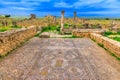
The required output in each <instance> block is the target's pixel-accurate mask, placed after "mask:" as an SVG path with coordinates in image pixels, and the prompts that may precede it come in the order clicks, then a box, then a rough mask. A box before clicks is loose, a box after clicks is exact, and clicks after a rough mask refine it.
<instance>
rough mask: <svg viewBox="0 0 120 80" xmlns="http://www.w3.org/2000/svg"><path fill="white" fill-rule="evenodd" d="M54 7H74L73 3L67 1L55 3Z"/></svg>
mask: <svg viewBox="0 0 120 80" xmlns="http://www.w3.org/2000/svg"><path fill="white" fill-rule="evenodd" d="M54 7H65V8H70V7H73V5H68V4H67V3H65V2H60V3H55V5H54Z"/></svg>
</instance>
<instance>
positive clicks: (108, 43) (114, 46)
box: [90, 33, 120, 57]
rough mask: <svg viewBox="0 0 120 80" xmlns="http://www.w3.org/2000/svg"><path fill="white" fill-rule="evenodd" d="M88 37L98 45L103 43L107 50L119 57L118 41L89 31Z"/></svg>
mask: <svg viewBox="0 0 120 80" xmlns="http://www.w3.org/2000/svg"><path fill="white" fill-rule="evenodd" d="M90 38H91V39H92V40H94V41H96V42H97V43H99V44H100V45H103V46H104V48H106V49H107V50H108V51H110V52H112V53H114V54H115V55H116V56H118V57H120V42H117V41H115V40H112V39H109V38H107V37H104V36H102V35H100V34H96V33H91V34H90Z"/></svg>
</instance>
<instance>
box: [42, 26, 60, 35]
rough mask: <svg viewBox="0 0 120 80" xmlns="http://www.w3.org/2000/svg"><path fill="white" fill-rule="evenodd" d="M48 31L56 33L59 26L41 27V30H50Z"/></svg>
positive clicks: (58, 30)
mask: <svg viewBox="0 0 120 80" xmlns="http://www.w3.org/2000/svg"><path fill="white" fill-rule="evenodd" d="M50 31H57V32H58V33H60V26H47V27H43V28H42V31H41V32H50Z"/></svg>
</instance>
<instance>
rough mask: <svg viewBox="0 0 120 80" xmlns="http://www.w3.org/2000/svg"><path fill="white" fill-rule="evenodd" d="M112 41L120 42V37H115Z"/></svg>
mask: <svg viewBox="0 0 120 80" xmlns="http://www.w3.org/2000/svg"><path fill="white" fill-rule="evenodd" d="M112 39H113V40H116V41H119V42H120V37H113V38H112Z"/></svg>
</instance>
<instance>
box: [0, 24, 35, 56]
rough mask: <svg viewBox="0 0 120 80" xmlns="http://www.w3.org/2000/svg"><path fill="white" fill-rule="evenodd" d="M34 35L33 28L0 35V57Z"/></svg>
mask: <svg viewBox="0 0 120 80" xmlns="http://www.w3.org/2000/svg"><path fill="white" fill-rule="evenodd" d="M35 34H36V27H34V26H31V27H29V28H22V29H18V30H12V31H6V32H2V33H0V55H5V54H7V53H8V52H9V51H11V50H13V49H14V48H16V47H17V46H19V45H20V44H21V43H22V42H24V41H25V40H27V39H28V38H30V37H32V36H34V35H35Z"/></svg>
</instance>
